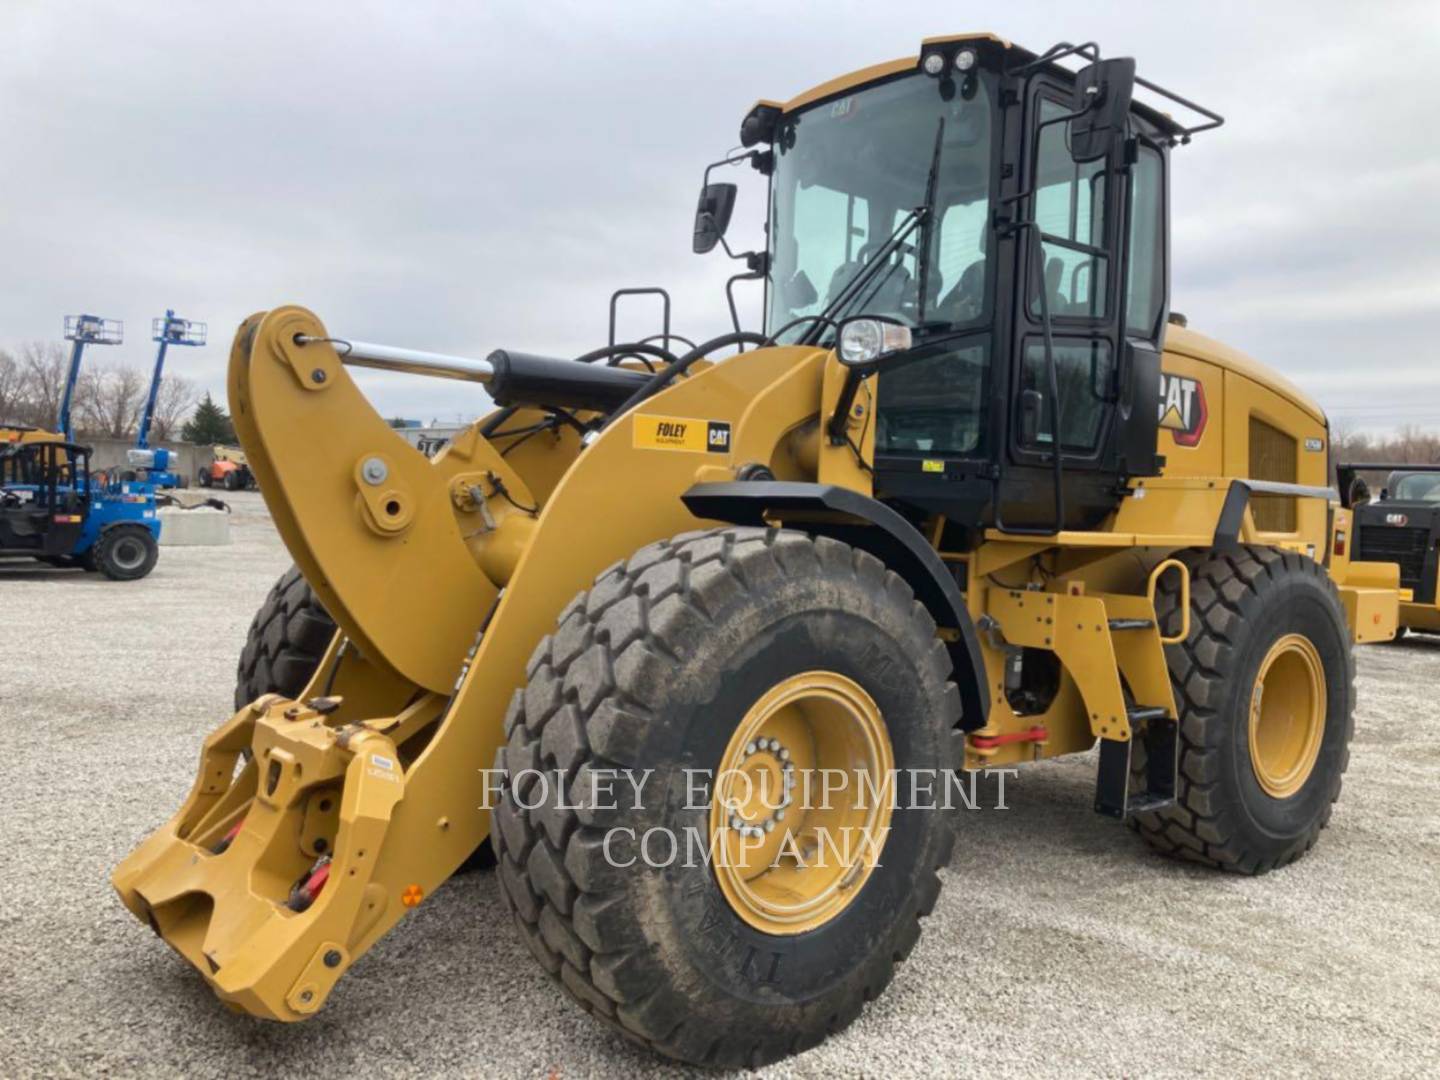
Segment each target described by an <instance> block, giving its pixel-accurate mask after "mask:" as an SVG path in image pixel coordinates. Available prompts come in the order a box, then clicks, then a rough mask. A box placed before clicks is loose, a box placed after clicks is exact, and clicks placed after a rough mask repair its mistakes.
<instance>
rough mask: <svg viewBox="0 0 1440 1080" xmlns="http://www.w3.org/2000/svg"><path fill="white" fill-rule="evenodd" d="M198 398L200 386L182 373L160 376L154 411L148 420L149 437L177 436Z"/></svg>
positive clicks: (158, 439)
mask: <svg viewBox="0 0 1440 1080" xmlns="http://www.w3.org/2000/svg"><path fill="white" fill-rule="evenodd" d="M199 400H200V388H199V387H197V386H196V385H195V384H194V383H193V382H191V381H190V380H189V379H187V378H185V377H184V376H183V375H163V376H161V378H160V392H159V393H158V394H157V395H156V396H155V413H154V415H153V416H152V417H151V421H150V437H151V438H152V439H153V440H155V441H157V442H158V441H161V440H166V439H174V438H178V437H179V434H180V427H181V425H182V424H184V422H185V418H186V417H187V416H189V415H190V410H191V409H192V408H194V407H195V402H197V401H199Z"/></svg>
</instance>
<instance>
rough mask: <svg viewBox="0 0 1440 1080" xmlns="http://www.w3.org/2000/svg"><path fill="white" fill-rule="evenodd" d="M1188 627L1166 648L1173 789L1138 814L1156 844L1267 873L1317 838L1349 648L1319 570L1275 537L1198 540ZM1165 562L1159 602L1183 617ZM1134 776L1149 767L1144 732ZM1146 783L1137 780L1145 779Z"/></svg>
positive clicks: (1345, 702) (1349, 724)
mask: <svg viewBox="0 0 1440 1080" xmlns="http://www.w3.org/2000/svg"><path fill="white" fill-rule="evenodd" d="M1182 557H1183V558H1184V560H1185V562H1186V563H1187V564H1188V565H1189V566H1190V574H1191V613H1190V636H1189V638H1188V640H1186V641H1185V642H1183V643H1182V644H1179V645H1171V646H1168V647H1167V648H1166V659H1167V661H1168V663H1169V667H1170V678H1171V683H1172V685H1173V687H1174V690H1175V701H1176V705H1177V706H1178V708H1179V710H1180V768H1179V775H1178V777H1177V780H1176V801H1175V803H1174V805H1173V806H1171V807H1168V808H1166V809H1164V810H1160V811H1153V812H1147V813H1142V814H1138V815H1136V816H1135V818H1134V819H1133V820H1134V824H1135V827H1136V828H1137V829H1138V830H1139V832H1140V835H1141V836H1142V837H1144V839H1145V841H1146V843H1148V844H1149V845H1150V846H1151V847H1153V848H1155V849H1156V850H1157V851H1160V852H1163V853H1164V854H1167V855H1172V856H1175V857H1178V858H1183V859H1188V860H1191V861H1194V862H1200V863H1205V864H1208V865H1210V866H1214V867H1217V868H1219V869H1222V870H1233V871H1238V872H1240V873H1248V874H1260V873H1265V872H1266V871H1268V870H1272V869H1275V868H1276V867H1280V866H1285V865H1286V864H1288V863H1291V862H1293V861H1294V860H1296V859H1298V858H1299V857H1300V856H1301V855H1303V854H1304V853H1305V852H1307V851H1308V850H1310V848H1311V847H1312V846H1313V845H1314V843H1315V841H1316V839H1317V838H1318V836H1319V834H1320V830H1321V829H1323V828H1324V827H1325V826H1326V825H1327V824H1328V823H1329V821H1330V814H1331V810H1332V808H1333V806H1334V803H1335V800H1336V799H1337V798H1338V797H1339V795H1340V784H1341V778H1342V776H1343V774H1344V772H1345V767H1346V765H1347V764H1348V763H1349V754H1350V751H1349V744H1350V738H1351V736H1352V735H1353V734H1354V729H1355V721H1354V709H1355V660H1354V655H1353V653H1352V651H1351V645H1350V632H1349V629H1348V627H1347V625H1346V622H1345V612H1344V608H1343V607H1342V606H1341V603H1340V598H1339V595H1338V594H1337V593H1336V590H1335V586H1334V583H1333V582H1331V580H1330V578H1329V576H1328V575H1327V574H1326V573H1325V571H1324V570H1323V569H1322V568H1321V567H1319V566H1318V565H1316V563H1315V562H1314V561H1313V560H1311V559H1307V558H1305V557H1304V556H1301V555H1296V554H1294V553H1292V552H1281V551H1277V550H1275V549H1273V548H1262V547H1247V548H1240V549H1239V550H1237V551H1236V552H1234V553H1233V554H1218V553H1214V552H1191V553H1188V554H1186V555H1184V556H1182ZM1171 578H1173V575H1167V582H1166V584H1165V585H1163V586H1162V588H1161V590H1160V592H1159V596H1158V597H1157V601H1156V608H1157V613H1158V614H1159V615H1160V618H1161V625H1162V626H1164V627H1167V631H1166V632H1167V633H1173V632H1175V631H1176V630H1178V608H1179V594H1178V590H1177V589H1176V588H1175V583H1174V582H1173V580H1170V579H1171ZM1132 754H1133V759H1132V761H1133V765H1134V769H1135V771H1134V772H1133V773H1132V777H1131V784H1132V787H1133V786H1134V785H1135V783H1136V782H1137V780H1139V778H1143V776H1144V775H1145V773H1144V769H1145V761H1144V753H1143V747H1142V745H1141V743H1140V742H1139V741H1138V740H1137V742H1136V744H1135V746H1134V749H1133V751H1132ZM1139 782H1141V783H1143V780H1139Z"/></svg>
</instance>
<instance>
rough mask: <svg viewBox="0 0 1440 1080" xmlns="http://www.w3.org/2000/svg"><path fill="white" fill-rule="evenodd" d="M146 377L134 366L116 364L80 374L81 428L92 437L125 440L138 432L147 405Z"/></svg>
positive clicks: (78, 395) (78, 396)
mask: <svg viewBox="0 0 1440 1080" xmlns="http://www.w3.org/2000/svg"><path fill="white" fill-rule="evenodd" d="M147 388H148V387H147V383H146V381H145V377H144V376H143V375H141V374H140V372H139V371H137V370H136V369H135V368H133V367H127V366H125V365H123V364H115V365H112V366H109V367H103V368H100V367H96V368H87V369H85V370H84V371H82V372H81V374H80V383H79V385H78V386H77V387H76V391H75V405H76V408H77V410H78V412H79V414H80V416H81V417H82V421H81V423H80V424H79V425H78V426H80V427H82V428H83V429H84V430H85V431H86V432H87V433H89V434H91V435H107V436H109V437H110V438H112V439H123V438H127V437H128V436H130V435H133V434H134V433H135V427H136V423H137V421H138V420H139V418H140V410H141V409H142V408H143V407H144V405H145V392H146V390H147Z"/></svg>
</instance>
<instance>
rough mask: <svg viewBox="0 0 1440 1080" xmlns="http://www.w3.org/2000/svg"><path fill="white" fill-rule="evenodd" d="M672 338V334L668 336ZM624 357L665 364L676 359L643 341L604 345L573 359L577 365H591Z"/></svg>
mask: <svg viewBox="0 0 1440 1080" xmlns="http://www.w3.org/2000/svg"><path fill="white" fill-rule="evenodd" d="M670 336H671V337H674V336H675V335H674V334H671V335H670ZM625 356H634V357H636V358H637V359H639V358H640V357H642V356H653V357H654V358H655V359H657V360H663V361H665V363H667V364H673V363H674V362H675V361H676V360H677V359H678V357H676V355H675V354H674V353H673V352H671V351H670V350H669V349H662V348H661V347H660V346H658V345H649V344H647V343H645V342H643V341H637V342H634V343H633V344H629V345H605V346H602V347H601V348H598V349H592V350H591V351H590V352H587V353H582V354H581V355H579V356H577V357H576V358H575V363H577V364H593V363H594V362H595V361H596V360H610V359H612V358H613V359H616V360H620V359H623V358H624V357H625Z"/></svg>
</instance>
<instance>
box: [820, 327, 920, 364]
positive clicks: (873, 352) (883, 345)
mask: <svg viewBox="0 0 1440 1080" xmlns="http://www.w3.org/2000/svg"><path fill="white" fill-rule="evenodd" d="M908 348H910V328H909V327H908V326H901V325H900V324H899V323H897V322H890V321H888V320H886V319H849V320H847V321H846V322H843V323H841V324H840V334H839V341H838V344H837V346H836V354H837V355H838V356H839V358H840V362H841V363H842V364H844V365H845V366H846V367H864V366H865V365H866V364H873V363H874V362H875V361H876V360H879V359H880V358H881V357H882V356H885V355H887V354H889V353H894V352H902V351H904V350H905V349H908Z"/></svg>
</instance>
